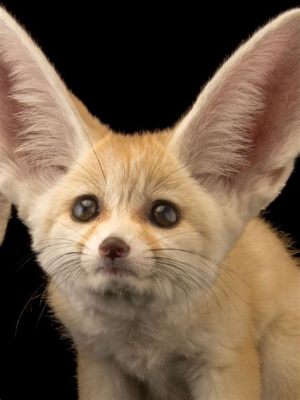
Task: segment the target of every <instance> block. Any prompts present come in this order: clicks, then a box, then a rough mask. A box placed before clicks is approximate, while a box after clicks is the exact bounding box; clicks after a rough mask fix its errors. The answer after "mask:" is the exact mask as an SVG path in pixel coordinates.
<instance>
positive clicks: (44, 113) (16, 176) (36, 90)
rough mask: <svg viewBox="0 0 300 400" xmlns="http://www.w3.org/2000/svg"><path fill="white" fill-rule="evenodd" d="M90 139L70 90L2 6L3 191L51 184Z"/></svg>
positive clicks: (14, 195)
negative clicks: (72, 100) (73, 102)
mask: <svg viewBox="0 0 300 400" xmlns="http://www.w3.org/2000/svg"><path fill="white" fill-rule="evenodd" d="M88 145H89V143H88V139H87V136H86V133H85V132H84V129H83V126H82V124H81V123H80V119H79V118H78V115H77V112H76V109H75V107H74V106H73V105H72V102H71V101H70V98H69V94H68V92H67V89H66V87H65V85H64V84H63V82H62V80H61V79H60V78H59V76H58V75H57V73H56V72H55V70H54V68H53V67H52V66H51V65H50V63H49V62H48V61H47V59H46V57H45V56H44V54H43V53H42V52H41V50H40V49H39V48H38V47H37V46H36V45H35V44H34V43H33V41H32V40H31V38H30V37H29V36H28V34H27V33H26V32H25V31H24V30H23V29H22V28H21V27H20V25H18V24H17V23H16V21H15V20H14V19H13V18H12V17H11V16H10V15H9V14H8V13H7V12H6V11H5V10H4V9H2V8H0V193H2V194H3V195H4V196H5V197H6V198H7V199H8V200H9V201H11V202H13V203H15V204H16V205H18V204H19V203H20V202H21V200H22V196H24V191H23V189H24V188H25V187H27V188H28V189H29V190H31V191H36V190H37V188H38V187H39V188H42V187H43V185H47V186H46V187H49V184H51V182H52V181H54V180H55V179H56V178H57V177H58V176H60V175H61V174H62V173H64V171H66V169H68V168H69V167H70V165H71V164H72V163H73V162H74V160H75V159H76V158H77V157H78V156H79V155H80V153H81V152H82V151H85V150H86V149H87V148H88Z"/></svg>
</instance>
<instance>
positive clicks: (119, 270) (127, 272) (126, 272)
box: [97, 265, 137, 277]
mask: <svg viewBox="0 0 300 400" xmlns="http://www.w3.org/2000/svg"><path fill="white" fill-rule="evenodd" d="M97 272H100V273H102V274H103V275H105V276H109V277H127V276H137V275H136V273H135V272H133V271H132V270H131V269H129V268H125V267H122V266H114V265H113V266H111V265H110V266H103V267H98V268H97Z"/></svg>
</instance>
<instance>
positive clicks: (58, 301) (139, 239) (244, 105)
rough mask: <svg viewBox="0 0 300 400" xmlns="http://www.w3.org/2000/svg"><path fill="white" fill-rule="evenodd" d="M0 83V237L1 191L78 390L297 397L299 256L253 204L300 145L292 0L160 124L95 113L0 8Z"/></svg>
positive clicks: (238, 398) (250, 399)
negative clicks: (140, 130)
mask: <svg viewBox="0 0 300 400" xmlns="http://www.w3.org/2000/svg"><path fill="white" fill-rule="evenodd" d="M0 89H1V92H0V171H1V173H0V192H1V200H0V207H1V225H2V226H1V236H2V237H3V235H4V231H5V226H6V221H7V218H8V215H9V210H10V204H14V205H15V206H16V207H17V209H18V213H19V216H20V218H21V219H22V220H23V221H24V222H25V224H26V225H27V226H28V228H29V230H30V233H31V236H32V243H33V249H34V250H35V252H36V254H37V256H38V260H39V262H40V265H41V267H42V268H43V269H44V270H45V272H46V273H47V275H48V276H49V290H48V298H49V303H50V305H51V306H52V308H53V310H54V313H55V314H56V316H57V318H59V319H60V320H61V321H62V323H63V324H64V326H65V327H66V331H67V332H68V333H69V335H70V336H71V337H72V339H73V342H74V344H75V346H76V349H77V352H78V382H79V398H80V400H143V399H160V400H167V399H169V400H182V399H185V400H188V399H190V400H258V399H264V400H276V399H277V400H299V399H300V271H299V269H298V267H297V265H296V262H295V260H294V259H293V258H292V257H291V256H290V255H289V253H288V251H287V250H286V249H285V246H284V244H283V242H282V241H281V240H280V239H279V238H278V236H277V235H276V233H275V232H273V231H272V229H271V228H270V227H268V226H267V225H266V224H265V223H264V222H263V221H262V220H259V219H256V217H257V216H258V214H259V212H260V211H261V210H262V209H264V208H265V207H266V206H267V205H268V204H269V203H270V202H271V201H272V200H273V199H274V198H275V197H276V196H277V195H278V194H279V192H280V191H281V189H282V188H283V186H284V184H285V182H286V180H287V178H288V177H289V175H290V173H291V171H292V169H293V165H294V160H295V158H296V157H297V155H298V153H299V151H300V9H295V10H292V11H289V12H286V13H284V14H282V15H281V16H279V17H278V18H277V19H275V20H273V21H272V22H270V23H269V24H268V25H266V26H265V27H264V28H262V29H261V30H259V31H258V32H257V33H256V34H255V35H254V36H253V37H252V38H251V39H250V40H249V41H248V42H246V43H245V44H243V45H242V46H241V47H240V48H239V49H238V50H237V52H236V53H234V55H233V56H232V57H231V58H230V59H229V60H228V61H227V62H226V63H225V64H224V65H223V66H222V67H221V68H220V69H219V71H218V72H217V73H216V75H215V76H214V77H213V79H212V80H211V81H210V82H209V83H208V84H207V85H206V87H205V88H204V90H203V91H202V93H201V94H200V95H199V97H198V99H197V101H196V102H195V104H194V105H193V107H192V108H191V110H190V111H189V112H188V113H187V114H186V115H185V117H184V118H182V119H181V120H180V121H179V122H178V123H177V124H176V125H175V126H174V127H172V128H170V129H169V130H167V131H164V132H161V133H157V134H150V133H145V134H136V135H133V136H123V135H120V134H114V133H113V132H111V131H110V129H109V128H108V127H106V126H104V125H102V124H101V123H100V122H98V121H97V120H96V119H94V118H93V117H92V116H91V115H90V114H89V113H88V111H87V110H86V109H85V107H84V106H83V105H82V104H81V103H80V102H79V101H78V100H76V99H74V98H73V97H72V95H70V94H69V93H68V91H67V89H66V87H65V86H64V84H63V82H62V81H61V80H60V78H59V77H58V75H57V74H56V72H55V71H54V69H53V67H52V66H51V65H50V64H49V62H48V61H47V60H46V58H45V56H44V55H43V54H42V52H41V51H40V50H39V49H38V48H37V46H36V45H35V44H34V43H33V41H32V40H31V39H30V38H29V36H28V35H27V34H26V33H25V32H24V30H23V29H22V28H21V27H20V26H19V25H18V24H17V23H16V22H15V21H14V20H13V19H12V18H11V17H10V16H9V15H8V14H7V13H6V11H4V10H3V9H1V11H0Z"/></svg>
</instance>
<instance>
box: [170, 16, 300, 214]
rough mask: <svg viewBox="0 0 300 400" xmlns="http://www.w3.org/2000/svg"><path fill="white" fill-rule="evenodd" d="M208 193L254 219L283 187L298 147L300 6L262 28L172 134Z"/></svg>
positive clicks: (177, 150) (204, 93) (174, 143)
mask: <svg viewBox="0 0 300 400" xmlns="http://www.w3.org/2000/svg"><path fill="white" fill-rule="evenodd" d="M172 141H173V146H174V151H175V152H176V153H177V155H178V157H179V158H180V159H181V161H182V162H183V163H184V164H185V165H186V166H187V168H189V170H190V172H191V174H192V176H193V177H194V178H195V179H197V180H198V181H199V182H200V183H201V184H203V185H205V186H206V187H207V188H208V190H210V191H213V192H217V193H227V195H234V196H235V197H237V199H238V202H239V203H240V205H239V211H240V212H241V213H243V214H244V215H245V216H246V218H251V217H253V216H255V215H257V214H258V212H259V211H260V210H261V209H262V208H264V207H266V206H267V205H268V203H269V202H271V201H272V200H273V199H274V198H275V197H276V196H277V195H278V193H279V192H280V190H281V189H282V187H283V186H284V184H285V182H286V180H287V178H288V176H289V175H290V173H291V171H292V169H293V163H294V159H295V157H297V155H298V154H299V152H300V9H295V10H291V11H289V12H286V13H284V14H283V15H281V16H279V17H278V18H277V19H275V20H273V21H272V22H270V23H269V24H268V25H266V26H265V27H264V28H262V29H261V30H259V31H258V32H257V33H256V34H255V35H254V36H253V37H252V38H251V39H250V40H249V41H248V42H246V43H245V44H243V45H242V46H241V47H240V49H239V50H238V51H237V52H236V53H235V54H234V55H233V56H232V57H231V58H230V59H229V60H228V61H227V62H226V63H225V64H224V65H223V66H222V68H221V69H220V70H219V71H218V72H217V73H216V75H215V76H214V78H213V79H212V80H211V81H210V82H209V83H208V84H207V86H206V87H205V89H204V90H203V92H202V93H201V94H200V96H199V98H198V99H197V101H196V103H195V104H194V106H193V108H192V109H191V111H190V112H189V113H188V114H187V115H186V117H185V118H184V119H183V120H182V121H181V122H180V123H179V124H178V125H177V127H176V128H175V132H174V137H173V139H172Z"/></svg>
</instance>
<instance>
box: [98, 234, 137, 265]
mask: <svg viewBox="0 0 300 400" xmlns="http://www.w3.org/2000/svg"><path fill="white" fill-rule="evenodd" d="M129 250H130V247H129V246H128V244H126V243H125V242H124V240H122V239H120V238H117V237H108V238H106V239H105V240H103V242H102V243H101V244H100V246H99V253H100V255H101V256H103V257H108V258H111V259H112V260H114V259H115V258H117V257H125V256H126V255H127V254H128V253H129Z"/></svg>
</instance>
